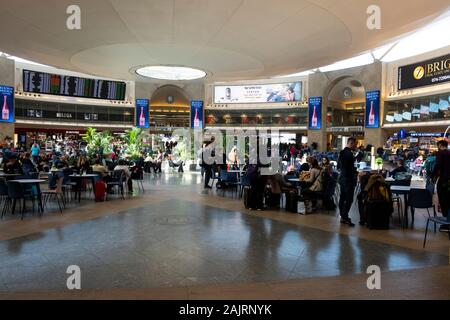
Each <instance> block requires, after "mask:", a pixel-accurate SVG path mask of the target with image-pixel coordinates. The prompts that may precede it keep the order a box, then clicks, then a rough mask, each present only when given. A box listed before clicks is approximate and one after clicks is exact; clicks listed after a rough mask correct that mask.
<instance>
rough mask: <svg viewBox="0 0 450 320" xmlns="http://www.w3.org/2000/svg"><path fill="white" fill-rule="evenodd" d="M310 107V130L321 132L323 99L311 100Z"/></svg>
mask: <svg viewBox="0 0 450 320" xmlns="http://www.w3.org/2000/svg"><path fill="white" fill-rule="evenodd" d="M308 105H309V107H308V114H309V117H308V119H309V122H308V128H309V129H310V130H320V129H321V128H322V97H311V98H309V104H308Z"/></svg>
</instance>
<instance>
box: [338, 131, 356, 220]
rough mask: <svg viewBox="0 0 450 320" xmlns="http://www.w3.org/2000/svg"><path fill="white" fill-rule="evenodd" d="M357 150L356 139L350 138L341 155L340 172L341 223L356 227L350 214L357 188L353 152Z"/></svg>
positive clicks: (339, 160)
mask: <svg viewBox="0 0 450 320" xmlns="http://www.w3.org/2000/svg"><path fill="white" fill-rule="evenodd" d="M355 149H356V139H355V138H353V137H350V138H349V139H348V141H347V146H346V147H345V148H344V150H342V151H341V152H340V153H339V159H338V170H339V171H340V175H339V186H340V189H341V195H340V198H339V214H340V215H341V223H344V224H348V225H349V226H351V227H354V226H355V224H354V223H353V222H352V220H351V219H350V217H349V215H348V214H349V212H350V209H351V207H352V204H353V194H354V192H355V187H356V179H357V171H356V167H355V157H354V156H353V151H354V150H355Z"/></svg>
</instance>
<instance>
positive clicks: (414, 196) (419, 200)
mask: <svg viewBox="0 0 450 320" xmlns="http://www.w3.org/2000/svg"><path fill="white" fill-rule="evenodd" d="M408 202H409V207H410V208H411V214H412V221H414V212H415V209H427V213H428V217H429V218H430V217H431V215H430V210H429V209H430V208H433V214H434V217H436V209H435V207H434V204H433V196H432V194H431V193H430V192H429V191H428V190H427V189H411V190H410V191H409V196H408ZM435 227H436V225H435Z"/></svg>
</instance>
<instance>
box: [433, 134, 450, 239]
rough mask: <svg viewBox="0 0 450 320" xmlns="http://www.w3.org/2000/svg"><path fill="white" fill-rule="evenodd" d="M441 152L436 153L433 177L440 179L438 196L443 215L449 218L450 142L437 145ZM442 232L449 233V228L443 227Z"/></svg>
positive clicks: (441, 142)
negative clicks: (449, 144) (449, 147)
mask: <svg viewBox="0 0 450 320" xmlns="http://www.w3.org/2000/svg"><path fill="white" fill-rule="evenodd" d="M437 146H438V149H439V151H438V152H437V153H436V165H435V166H434V170H433V177H434V178H435V179H436V178H439V180H438V182H437V188H436V189H437V194H438V198H439V205H440V207H441V211H442V215H443V216H444V217H447V215H448V212H449V210H450V151H449V150H448V142H447V141H445V140H441V141H439V142H438V143H437ZM441 230H445V231H448V230H449V228H448V226H441Z"/></svg>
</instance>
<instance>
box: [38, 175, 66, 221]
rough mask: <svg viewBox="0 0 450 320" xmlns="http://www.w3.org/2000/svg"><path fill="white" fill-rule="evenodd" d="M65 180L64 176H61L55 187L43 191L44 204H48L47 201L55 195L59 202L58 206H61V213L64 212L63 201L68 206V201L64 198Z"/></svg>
mask: <svg viewBox="0 0 450 320" xmlns="http://www.w3.org/2000/svg"><path fill="white" fill-rule="evenodd" d="M63 181H64V178H63V177H59V178H58V180H57V181H56V188H55V189H52V190H47V191H44V192H42V195H43V196H44V206H45V205H46V204H47V201H48V200H49V199H50V198H51V197H52V196H53V197H55V199H56V201H57V202H58V207H59V211H60V212H61V214H62V213H63V212H62V207H61V202H62V204H63V206H64V208H65V207H66V201H65V198H64V192H63V188H62V186H63ZM60 200H61V201H60Z"/></svg>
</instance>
